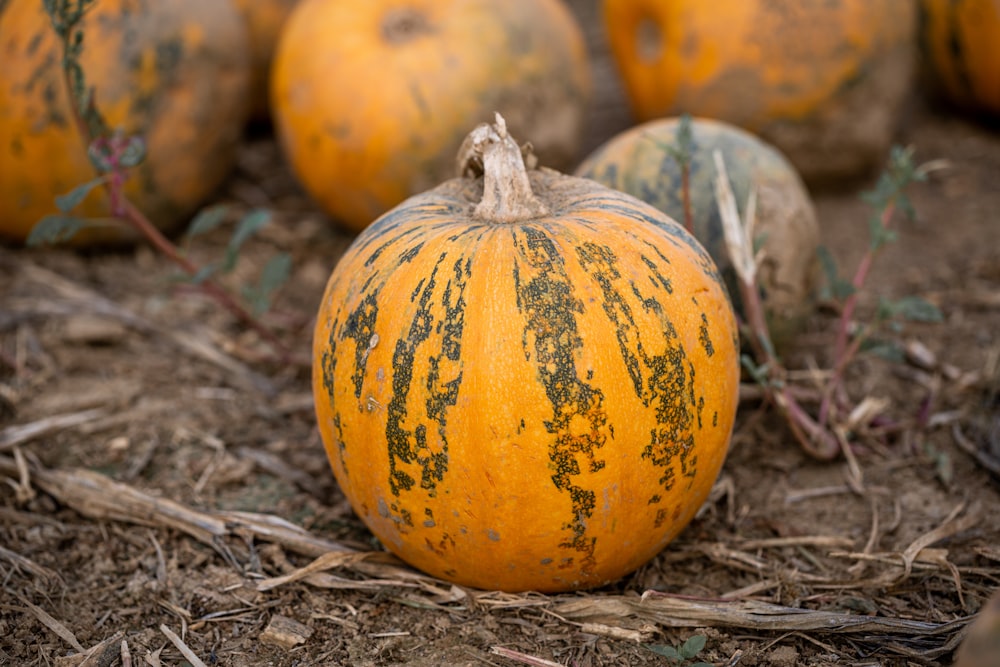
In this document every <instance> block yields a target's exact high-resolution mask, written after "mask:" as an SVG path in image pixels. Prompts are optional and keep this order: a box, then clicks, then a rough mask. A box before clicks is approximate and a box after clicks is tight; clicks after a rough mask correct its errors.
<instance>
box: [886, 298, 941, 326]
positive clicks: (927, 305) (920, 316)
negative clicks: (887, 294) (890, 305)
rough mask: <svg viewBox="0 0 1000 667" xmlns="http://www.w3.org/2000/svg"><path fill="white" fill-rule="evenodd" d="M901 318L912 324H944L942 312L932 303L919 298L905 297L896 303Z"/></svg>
mask: <svg viewBox="0 0 1000 667" xmlns="http://www.w3.org/2000/svg"><path fill="white" fill-rule="evenodd" d="M895 310H896V312H897V313H899V315H900V317H902V318H903V319H906V320H910V321H912V322H943V321H944V315H943V314H942V313H941V310H940V309H939V308H938V307H937V306H935V305H934V304H933V303H931V302H930V301H927V300H926V299H923V298H921V297H919V296H904V297H902V298H901V299H899V300H898V301H896V303H895Z"/></svg>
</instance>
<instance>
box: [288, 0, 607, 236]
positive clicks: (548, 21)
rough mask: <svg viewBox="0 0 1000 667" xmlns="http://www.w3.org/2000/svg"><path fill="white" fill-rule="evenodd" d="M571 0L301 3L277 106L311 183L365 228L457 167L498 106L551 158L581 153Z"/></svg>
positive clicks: (577, 40)
mask: <svg viewBox="0 0 1000 667" xmlns="http://www.w3.org/2000/svg"><path fill="white" fill-rule="evenodd" d="M590 89H591V86H590V75H589V68H588V63H587V57H586V49H585V44H584V41H583V36H582V33H581V31H580V29H579V26H578V25H577V24H576V23H575V20H574V19H573V16H572V15H571V14H570V12H569V11H568V9H567V8H566V7H565V6H564V5H563V4H562V2H561V0H472V1H468V0H466V1H460V0H373V1H372V2H326V1H325V0H305V1H304V2H302V3H301V4H299V5H298V6H297V7H296V9H295V10H294V11H293V12H292V15H291V16H290V17H289V20H288V23H287V24H286V26H285V29H284V31H283V32H282V36H281V39H280V41H279V44H278V49H277V53H276V55H275V62H274V69H273V74H272V89H271V92H272V114H273V119H274V123H275V127H276V130H277V134H278V136H279V139H280V141H281V145H282V147H283V149H284V152H285V155H286V156H287V158H288V160H289V162H290V163H291V165H292V167H293V168H294V171H295V173H296V174H297V176H298V178H299V180H300V181H301V182H302V183H303V185H304V186H305V188H306V190H307V191H308V192H309V193H310V194H311V195H312V196H313V197H314V198H315V199H316V201H317V202H318V203H319V204H320V205H321V206H322V207H323V209H325V210H326V212H327V213H329V214H330V215H331V216H332V217H333V218H334V219H335V220H337V221H338V222H340V223H342V224H343V225H345V226H346V227H348V228H350V229H352V230H355V231H358V230H361V229H363V228H364V227H365V226H366V225H368V224H369V223H370V222H371V221H372V220H374V219H375V218H377V217H378V216H379V215H381V214H382V213H384V212H385V211H387V210H388V209H389V208H391V207H393V206H395V205H396V204H398V203H399V202H401V201H402V200H403V199H405V198H406V197H408V196H410V195H413V194H416V193H418V192H423V191H424V190H426V189H427V188H430V187H432V186H435V185H437V184H438V183H440V182H441V181H443V180H445V179H447V178H449V177H450V176H451V175H452V174H453V173H454V169H455V167H454V155H455V152H456V151H457V150H458V147H459V145H460V144H461V142H462V139H463V137H464V136H465V133H466V132H467V130H468V128H469V127H472V126H474V125H475V124H476V123H480V122H483V121H487V120H489V119H490V118H491V117H492V114H493V112H494V111H496V110H499V111H500V112H501V113H503V114H505V115H506V116H507V118H508V119H509V122H510V126H511V129H512V130H514V131H517V132H520V133H521V134H522V136H530V137H532V141H533V142H534V145H535V149H536V152H537V154H538V156H539V159H540V160H541V161H542V163H543V164H548V165H551V166H557V167H563V168H568V167H569V166H570V165H571V164H573V163H574V162H575V160H576V158H577V151H578V146H579V143H580V139H581V134H582V131H583V123H584V116H585V114H586V109H587V103H588V100H589V97H590Z"/></svg>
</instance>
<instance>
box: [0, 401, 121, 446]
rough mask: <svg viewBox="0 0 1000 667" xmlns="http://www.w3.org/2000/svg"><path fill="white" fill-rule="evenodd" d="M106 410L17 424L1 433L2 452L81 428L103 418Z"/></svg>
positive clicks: (75, 413) (97, 409)
mask: <svg viewBox="0 0 1000 667" xmlns="http://www.w3.org/2000/svg"><path fill="white" fill-rule="evenodd" d="M104 414H105V412H104V410H102V409H100V408H95V409H92V410H81V411H79V412H70V413H66V414H61V415H53V416H51V417H45V418H44V419H39V420H37V421H33V422H29V423H27V424H15V425H14V426H8V427H7V428H5V429H3V430H2V431H0V452H5V451H7V450H8V449H12V448H13V447H16V446H17V445H20V444H21V443H24V442H28V441H29V440H33V439H34V438H39V437H42V436H45V435H49V434H50V433H54V432H56V431H61V430H63V429H66V428H72V427H73V426H79V425H80V424H85V423H87V422H89V421H93V420H95V419H97V418H99V417H103V416H104Z"/></svg>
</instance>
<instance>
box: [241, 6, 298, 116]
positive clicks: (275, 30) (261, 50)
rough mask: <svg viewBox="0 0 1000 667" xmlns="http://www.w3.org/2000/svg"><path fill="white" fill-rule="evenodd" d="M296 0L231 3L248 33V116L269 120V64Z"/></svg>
mask: <svg viewBox="0 0 1000 667" xmlns="http://www.w3.org/2000/svg"><path fill="white" fill-rule="evenodd" d="M298 1H299V0H235V3H236V6H237V7H239V9H240V11H241V12H242V13H243V16H244V17H245V18H246V20H247V26H248V28H249V31H250V59H251V67H252V70H251V80H250V117H251V118H252V119H253V120H260V121H263V120H266V119H268V118H269V117H270V101H269V97H268V87H269V85H270V80H271V62H272V61H273V59H274V49H275V47H276V46H277V45H278V37H279V35H280V34H281V29H282V28H283V27H284V25H285V21H286V20H288V15H289V14H291V13H292V9H293V8H294V7H295V5H296V4H297V3H298Z"/></svg>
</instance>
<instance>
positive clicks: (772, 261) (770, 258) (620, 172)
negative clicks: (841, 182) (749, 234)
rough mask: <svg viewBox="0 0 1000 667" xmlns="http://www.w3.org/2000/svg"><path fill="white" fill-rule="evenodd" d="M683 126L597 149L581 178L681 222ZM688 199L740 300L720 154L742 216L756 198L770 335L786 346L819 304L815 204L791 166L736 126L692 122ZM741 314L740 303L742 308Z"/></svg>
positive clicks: (666, 122)
mask: <svg viewBox="0 0 1000 667" xmlns="http://www.w3.org/2000/svg"><path fill="white" fill-rule="evenodd" d="M679 127H680V121H679V119H676V118H664V119H659V120H652V121H649V122H647V123H643V124H642V125H638V126H636V127H633V128H631V129H629V130H626V131H624V132H622V133H620V134H618V135H616V136H614V137H612V138H611V139H609V140H608V141H607V142H605V143H604V144H603V145H601V146H599V147H598V148H597V149H595V150H594V152H593V153H591V154H590V155H589V156H588V157H587V158H586V159H584V161H583V162H582V163H581V164H580V166H579V167H578V168H577V170H576V172H575V173H576V175H577V176H580V177H582V178H591V179H594V180H595V181H598V182H599V183H601V184H602V185H605V186H607V187H609V188H614V189H616V190H621V191H622V192H627V193H628V194H630V195H632V196H634V197H637V198H638V199H641V200H642V201H644V202H646V203H647V204H651V205H652V206H655V207H656V208H657V209H659V210H661V211H663V212H664V213H666V214H667V215H669V216H670V217H672V218H673V219H675V220H683V219H684V206H683V198H682V181H681V168H680V165H679V164H678V163H677V160H676V159H674V157H673V156H672V155H671V154H670V152H669V150H668V148H669V147H672V146H676V145H677V131H678V129H679ZM691 134H692V146H691V163H690V172H689V185H688V192H689V194H690V198H691V222H692V226H693V229H694V235H695V237H696V238H697V239H698V240H699V241H700V242H701V243H702V245H704V246H705V248H706V249H707V250H708V252H709V254H710V255H711V256H712V259H713V260H715V263H716V265H717V266H718V267H719V270H720V272H721V273H722V275H723V277H724V278H725V279H726V283H727V285H728V287H729V290H730V292H729V293H730V294H732V295H736V296H738V295H739V289H738V283H737V282H736V280H737V279H736V275H735V272H734V271H733V269H732V263H731V262H730V260H729V254H728V251H727V250H726V245H725V238H724V236H723V232H722V219H721V218H720V217H719V208H718V205H717V204H716V199H715V180H716V178H717V173H716V169H715V163H714V158H713V153H714V152H715V151H716V150H718V151H720V152H721V153H722V157H723V159H724V160H725V162H726V171H727V173H728V174H729V179H730V182H731V185H732V187H733V193H734V194H735V196H736V201H737V205H738V206H739V207H740V213H741V215H745V213H746V211H745V210H744V208H745V205H746V202H747V198H748V197H749V195H750V191H751V189H754V190H755V191H756V194H757V202H756V208H755V211H756V214H755V224H754V230H755V232H754V235H755V237H756V238H757V239H759V240H760V248H761V249H762V250H763V257H762V259H761V262H760V269H759V273H758V280H759V284H760V286H761V288H762V296H763V299H764V308H765V309H766V312H767V315H768V319H769V324H770V325H771V327H770V328H771V333H772V335H773V336H774V338H775V339H776V340H777V341H781V342H785V341H787V340H788V339H789V338H790V337H791V336H792V335H793V334H794V332H795V331H797V330H799V329H800V327H801V325H802V323H803V320H804V318H805V317H806V315H808V314H809V312H811V310H812V307H813V304H814V296H815V294H814V290H815V287H816V283H817V279H818V277H819V275H818V269H819V265H818V256H817V248H818V246H819V224H818V223H817V220H816V211H815V209H814V207H813V203H812V199H811V198H810V196H809V192H808V191H807V190H806V187H805V185H804V184H803V182H802V179H801V178H800V177H799V174H798V173H797V172H796V171H795V168H794V167H793V166H792V165H791V163H789V162H788V160H787V159H786V158H785V157H784V156H783V155H782V154H781V153H780V151H778V150H777V149H776V148H774V147H773V146H771V145H770V144H768V143H766V142H764V141H763V140H761V139H759V138H758V137H756V136H754V135H753V134H751V133H749V132H746V131H744V130H741V129H740V128H738V127H735V126H733V125H730V124H728V123H723V122H721V121H716V120H712V119H708V118H695V119H692V120H691ZM736 308H737V311H738V312H739V311H741V304H740V303H739V302H738V301H737V303H736Z"/></svg>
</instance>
